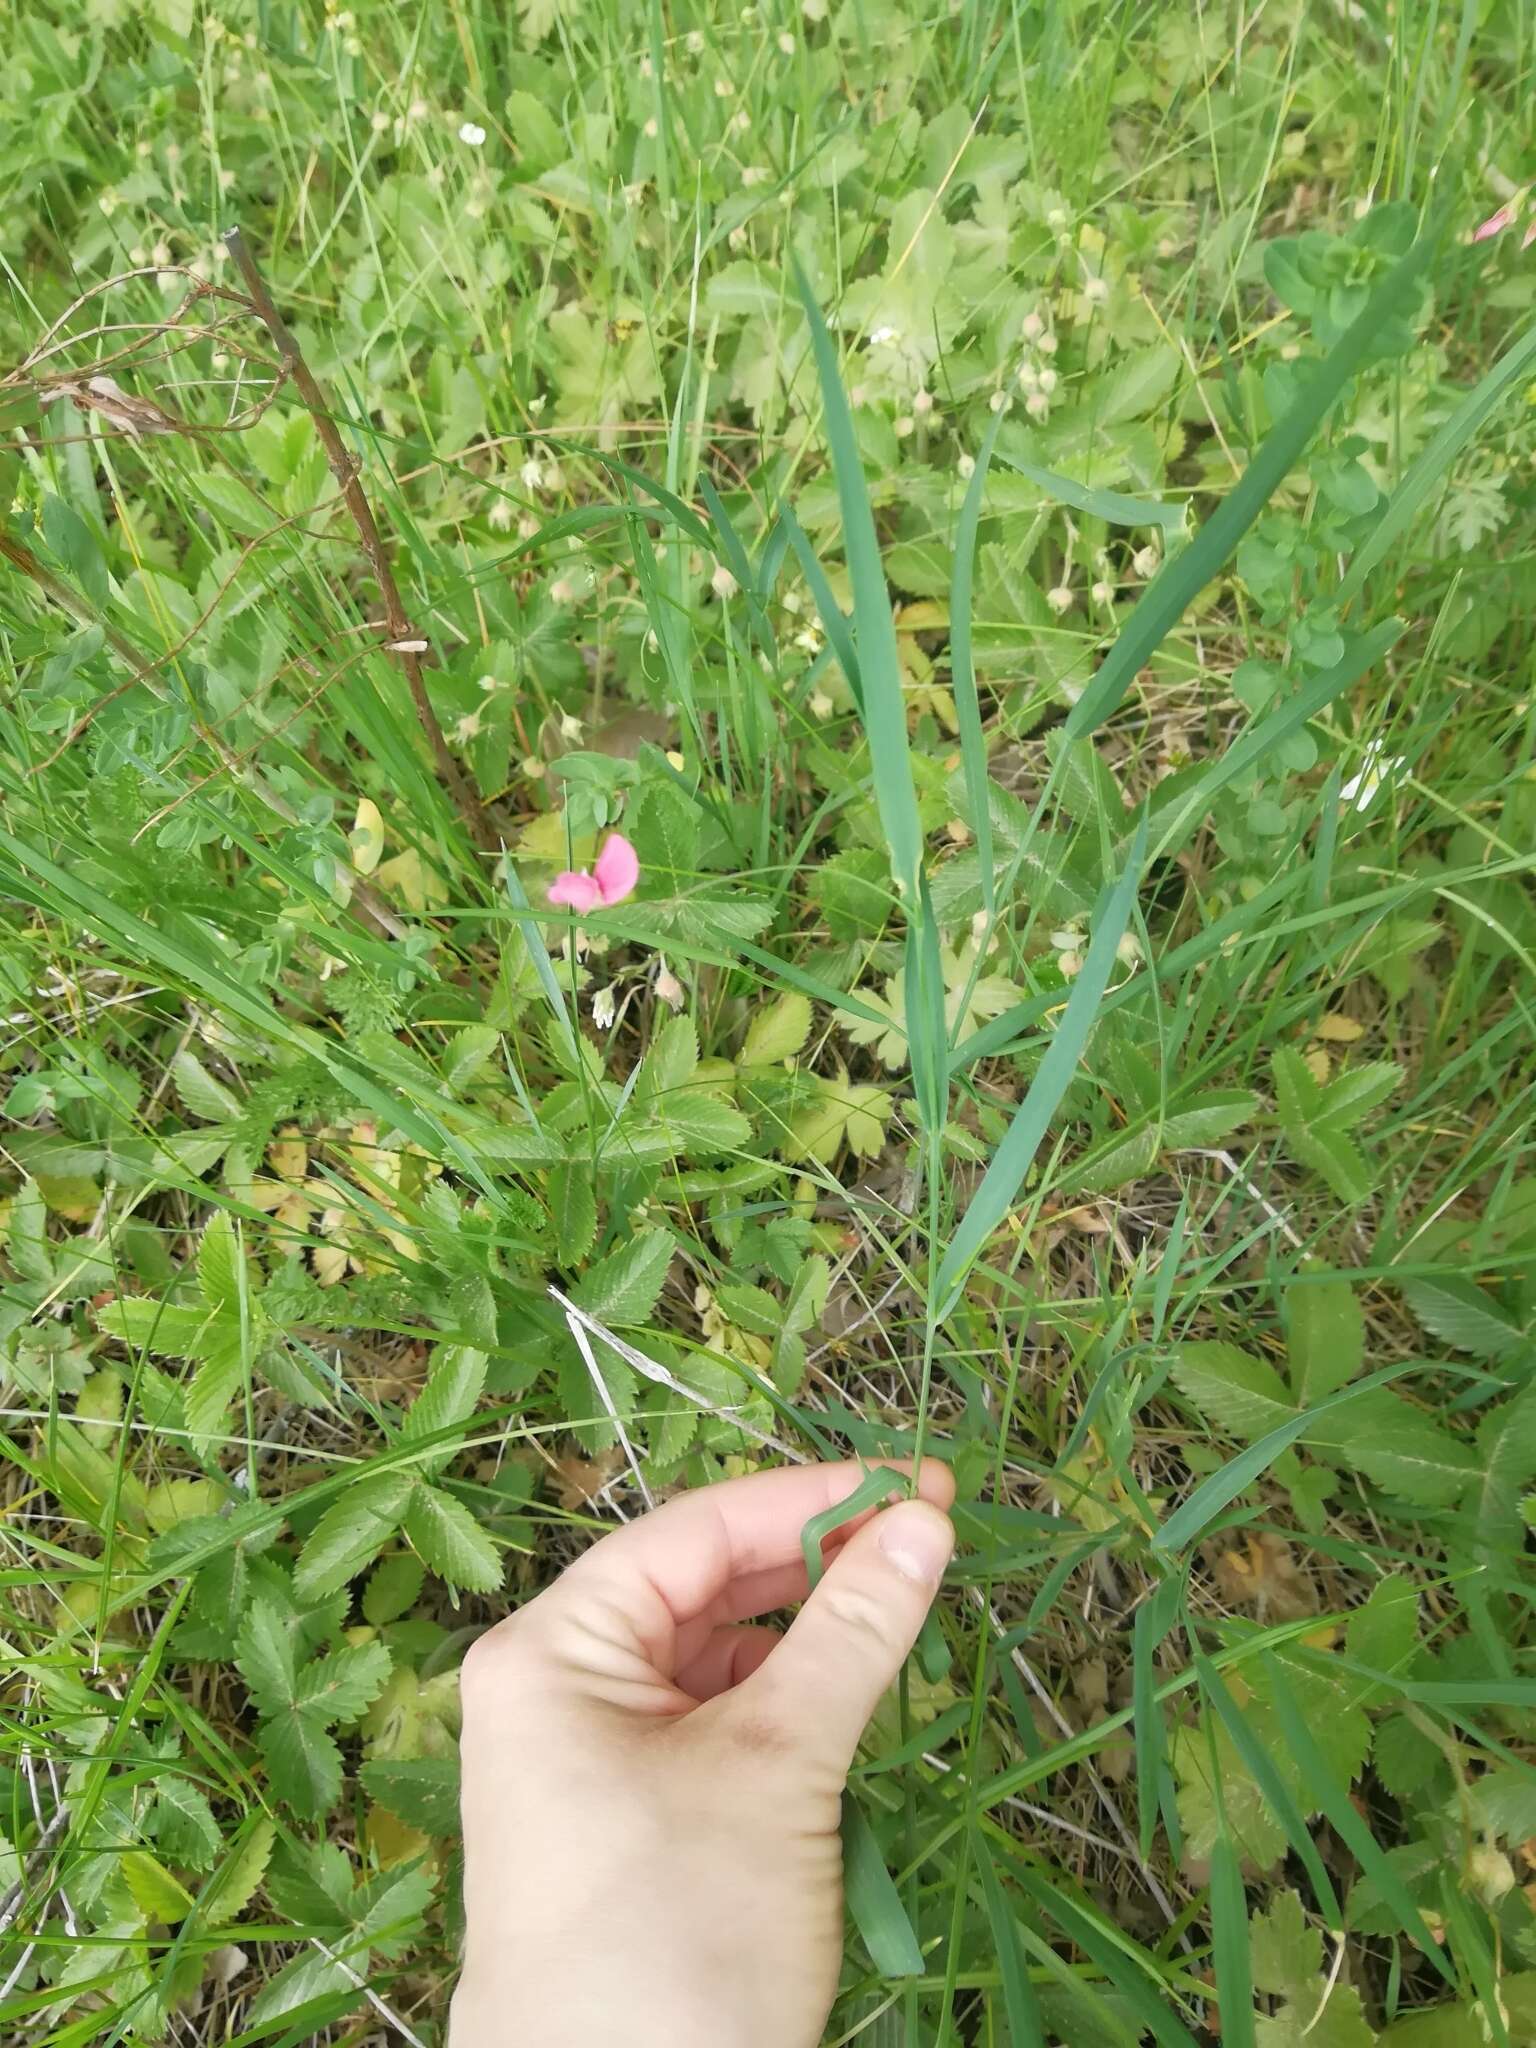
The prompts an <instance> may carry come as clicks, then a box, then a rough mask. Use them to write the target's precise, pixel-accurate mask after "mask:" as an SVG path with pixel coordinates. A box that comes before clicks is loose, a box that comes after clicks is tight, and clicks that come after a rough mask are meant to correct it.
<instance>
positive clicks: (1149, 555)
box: [1131, 545, 1158, 577]
mask: <svg viewBox="0 0 1536 2048" xmlns="http://www.w3.org/2000/svg"><path fill="white" fill-rule="evenodd" d="M1157 565H1158V552H1157V549H1156V548H1155V547H1152V546H1150V545H1148V546H1147V547H1144V548H1138V549H1137V550H1136V552H1135V554H1134V555H1132V557H1131V567H1132V568H1133V569H1134V570H1135V571H1136V574H1137V575H1138V576H1141V577H1147V576H1155V575H1156V574H1157Z"/></svg>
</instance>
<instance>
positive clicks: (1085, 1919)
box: [1013, 1864, 1194, 2048]
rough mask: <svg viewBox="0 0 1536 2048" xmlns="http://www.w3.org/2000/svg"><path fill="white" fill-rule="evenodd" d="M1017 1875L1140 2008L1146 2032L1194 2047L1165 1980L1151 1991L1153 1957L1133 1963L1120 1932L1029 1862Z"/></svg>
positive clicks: (1174, 2046) (1176, 2047) (1175, 2045)
mask: <svg viewBox="0 0 1536 2048" xmlns="http://www.w3.org/2000/svg"><path fill="white" fill-rule="evenodd" d="M1013 1874H1014V1877H1015V1879H1016V1881H1017V1882H1018V1884H1019V1885H1020V1886H1021V1887H1022V1888H1023V1889H1024V1890H1025V1891H1026V1892H1028V1893H1029V1896H1030V1897H1031V1898H1032V1899H1033V1900H1034V1902H1035V1904H1036V1905H1037V1906H1038V1907H1039V1908H1040V1910H1041V1912H1043V1913H1045V1914H1046V1915H1048V1917H1049V1918H1050V1919H1052V1920H1054V1921H1055V1922H1056V1924H1057V1926H1058V1927H1060V1929H1061V1930H1062V1932H1063V1933H1064V1934H1065V1935H1066V1936H1067V1937H1068V1939H1069V1940H1071V1941H1073V1942H1075V1943H1076V1944H1077V1946H1078V1947H1079V1948H1080V1949H1081V1950H1082V1951H1083V1953H1084V1954H1085V1955H1086V1956H1088V1957H1090V1958H1091V1959H1092V1961H1093V1962H1094V1963H1096V1964H1097V1965H1098V1967H1099V1969H1101V1970H1102V1971H1103V1972H1104V1975H1105V1976H1106V1977H1108V1978H1109V1979H1110V1981H1111V1982H1112V1983H1113V1984H1114V1986H1115V1988H1116V1989H1117V1990H1118V1991H1119V1992H1120V1993H1121V1995H1122V1996H1123V1997H1124V1998H1125V2000H1126V2002H1127V2003H1128V2004H1129V2005H1130V2006H1131V2007H1132V2009H1133V2010H1134V2012H1135V2015H1136V2018H1137V2020H1138V2021H1139V2022H1140V2026H1141V2031H1142V2032H1143V2033H1148V2034H1151V2035H1152V2036H1153V2038H1154V2039H1155V2040H1157V2041H1159V2042H1160V2043H1161V2044H1162V2048H1194V2039H1193V2036H1192V2035H1191V2034H1190V2032H1189V2029H1188V2028H1187V2027H1186V2026H1184V2025H1183V2023H1182V2022H1181V2021H1179V2020H1177V2019H1175V2018H1174V2017H1173V2015H1172V2013H1171V2012H1170V2011H1169V2010H1168V1994H1167V1990H1166V1987H1164V1986H1163V1985H1161V1984H1160V1985H1159V1987H1158V1994H1157V1995H1154V1993H1153V1992H1152V1990H1151V1989H1150V1987H1149V1985H1148V1983H1147V1981H1146V1975H1145V1972H1146V1970H1147V1968H1148V1966H1149V1964H1150V1958H1149V1957H1147V1956H1146V1955H1145V1953H1144V1952H1142V1951H1137V1953H1136V1956H1135V1960H1134V1964H1133V1962H1132V1959H1131V1957H1129V1956H1128V1955H1127V1954H1126V1952H1125V1950H1124V1949H1123V1948H1122V1947H1121V1945H1120V1940H1121V1938H1120V1937H1118V1935H1117V1936H1115V1937H1114V1938H1112V1937H1111V1934H1110V1932H1109V1930H1107V1929H1106V1928H1104V1927H1103V1926H1102V1925H1100V1923H1099V1922H1098V1921H1096V1920H1095V1919H1094V1918H1093V1917H1092V1916H1091V1915H1090V1914H1089V1913H1087V1912H1085V1911H1084V1910H1083V1908H1082V1907H1081V1906H1079V1905H1078V1904H1077V1902H1076V1901H1075V1900H1074V1899H1071V1898H1069V1897H1068V1896H1067V1895H1066V1893H1065V1892H1063V1891H1062V1890H1061V1889H1060V1887H1059V1886H1057V1885H1053V1884H1048V1883H1047V1882H1046V1881H1045V1879H1044V1878H1042V1877H1040V1876H1038V1875H1037V1874H1036V1873H1035V1872H1034V1871H1033V1870H1030V1869H1028V1868H1027V1867H1025V1866H1024V1865H1023V1864H1016V1865H1015V1866H1014V1873H1013Z"/></svg>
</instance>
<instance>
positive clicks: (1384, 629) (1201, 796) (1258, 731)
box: [1157, 618, 1406, 854]
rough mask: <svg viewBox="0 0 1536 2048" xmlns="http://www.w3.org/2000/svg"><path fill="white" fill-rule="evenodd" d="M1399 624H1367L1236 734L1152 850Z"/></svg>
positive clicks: (1324, 700) (1171, 839) (1347, 679)
mask: <svg viewBox="0 0 1536 2048" xmlns="http://www.w3.org/2000/svg"><path fill="white" fill-rule="evenodd" d="M1405 630H1406V628H1405V626H1404V623H1403V621H1402V620H1401V619H1395V618H1394V619H1383V620H1382V622H1381V624H1380V625H1379V626H1374V627H1372V629H1371V631H1370V632H1369V633H1365V634H1363V635H1362V636H1361V637H1360V639H1358V640H1357V641H1355V643H1354V645H1353V646H1351V647H1350V648H1348V649H1347V650H1346V652H1345V654H1344V655H1343V657H1342V659H1340V660H1339V661H1336V662H1335V663H1334V665H1333V667H1332V668H1329V669H1324V671H1323V673H1322V674H1321V675H1319V676H1314V677H1313V678H1312V680H1311V682H1309V683H1304V684H1303V685H1302V687H1301V688H1300V689H1299V690H1298V691H1297V692H1296V693H1295V695H1294V696H1292V697H1288V698H1287V699H1286V700H1285V702H1284V703H1283V704H1281V705H1279V706H1278V707H1277V708H1276V709H1275V710H1274V711H1272V712H1270V714H1269V716H1268V717H1267V718H1263V719H1260V720H1259V722H1258V723H1257V724H1256V725H1251V726H1249V727H1248V729H1247V731H1246V732H1243V733H1241V734H1239V736H1238V738H1237V739H1236V740H1235V741H1234V742H1233V743H1232V745H1231V746H1230V747H1228V749H1227V751H1226V752H1225V753H1224V754H1223V755H1222V756H1221V758H1220V760H1218V761H1216V762H1214V763H1213V764H1212V765H1211V767H1210V768H1208V769H1207V770H1206V772H1205V774H1204V775H1202V776H1201V778H1200V780H1199V781H1198V782H1197V783H1196V784H1195V787H1194V788H1193V789H1192V790H1191V791H1190V793H1189V795H1188V797H1187V798H1186V799H1185V801H1184V802H1183V803H1182V804H1181V805H1180V806H1179V808H1178V810H1177V811H1176V812H1175V813H1174V815H1173V818H1172V819H1171V821H1170V822H1169V823H1168V824H1167V825H1165V826H1164V828H1163V833H1162V837H1161V839H1160V840H1159V842H1158V849H1157V850H1158V853H1159V854H1162V853H1166V852H1167V851H1168V850H1169V849H1170V848H1172V847H1175V846H1177V845H1178V844H1179V843H1180V841H1181V840H1182V839H1183V837H1184V836H1185V834H1186V833H1187V832H1188V831H1189V830H1190V828H1191V826H1193V825H1194V824H1195V822H1196V821H1197V820H1198V819H1199V818H1201V817H1203V816H1204V814H1205V812H1206V811H1207V810H1208V809H1209V808H1210V803H1211V799H1212V797H1214V796H1215V795H1216V794H1217V792H1218V791H1219V790H1222V789H1225V788H1226V786H1227V784H1228V783H1229V782H1235V781H1236V780H1237V778H1238V777H1239V776H1241V775H1246V774H1247V773H1248V772H1249V770H1250V769H1252V768H1255V767H1257V766H1258V764H1259V763H1260V762H1261V761H1262V760H1263V759H1264V758H1265V756H1266V755H1268V754H1270V753H1272V752H1273V751H1274V749H1275V748H1276V747H1278V746H1279V745H1280V743H1281V741H1282V740H1284V739H1286V738H1287V737H1288V736H1289V735H1290V734H1291V733H1293V732H1298V731H1299V730H1300V729H1301V727H1302V726H1304V725H1305V724H1306V722H1307V720H1308V719H1309V718H1315V717H1316V716H1317V714H1318V712H1319V711H1322V710H1325V709H1326V708H1327V706H1328V705H1330V704H1331V703H1332V702H1333V700H1334V698H1335V697H1337V696H1339V695H1340V694H1341V693H1342V692H1343V691H1345V690H1347V689H1348V688H1349V686H1350V685H1351V683H1355V682H1358V681H1359V679H1360V678H1361V676H1363V675H1365V674H1366V673H1367V671H1368V670H1370V669H1373V668H1374V667H1375V666H1376V664H1377V662H1378V661H1380V660H1381V658H1382V657H1383V655H1385V654H1387V653H1388V652H1389V651H1390V650H1391V649H1392V648H1393V647H1394V646H1395V645H1396V644H1397V642H1398V641H1399V640H1400V639H1401V638H1402V636H1403V633H1404V631H1405Z"/></svg>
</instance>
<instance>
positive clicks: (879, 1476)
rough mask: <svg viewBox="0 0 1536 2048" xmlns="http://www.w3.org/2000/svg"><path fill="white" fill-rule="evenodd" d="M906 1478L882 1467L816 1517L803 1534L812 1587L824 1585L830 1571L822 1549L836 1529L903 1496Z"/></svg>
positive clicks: (802, 1550) (807, 1574)
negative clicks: (898, 1495)
mask: <svg viewBox="0 0 1536 2048" xmlns="http://www.w3.org/2000/svg"><path fill="white" fill-rule="evenodd" d="M901 1489H902V1478H901V1474H900V1473H899V1472H892V1471H890V1470H889V1469H888V1468H886V1467H878V1468H877V1469H876V1470H875V1471H873V1472H866V1473H865V1474H864V1477H863V1478H862V1479H861V1480H860V1481H859V1483H858V1485H857V1486H856V1487H855V1488H854V1489H853V1491H852V1493H850V1494H849V1496H848V1498H847V1499H846V1500H840V1501H838V1502H837V1503H836V1504H835V1505H834V1506H832V1507H830V1508H823V1509H822V1511H821V1513H820V1514H819V1515H812V1517H811V1519H810V1520H809V1521H808V1522H807V1523H806V1525H805V1527H804V1528H803V1529H802V1530H801V1531H800V1554H801V1556H802V1557H803V1558H804V1559H805V1575H806V1578H807V1579H808V1580H809V1581H810V1583H811V1585H812V1587H813V1588H814V1587H816V1586H819V1585H820V1584H821V1575H822V1573H823V1571H825V1569H826V1565H825V1563H824V1561H823V1559H822V1555H821V1546H822V1544H823V1543H824V1542H825V1541H826V1539H827V1538H828V1537H829V1536H830V1535H831V1534H832V1531H833V1530H834V1529H841V1527H842V1526H843V1524H844V1522H851V1521H852V1520H853V1518H854V1516H855V1515H862V1514H863V1512H864V1510H865V1509H866V1508H872V1507H876V1506H878V1505H879V1503H880V1502H881V1501H883V1500H888V1499H889V1498H890V1496H891V1495H892V1494H893V1493H900V1491H901Z"/></svg>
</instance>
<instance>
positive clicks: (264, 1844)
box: [198, 1818, 277, 1927]
mask: <svg viewBox="0 0 1536 2048" xmlns="http://www.w3.org/2000/svg"><path fill="white" fill-rule="evenodd" d="M276 1841H277V1828H276V1826H275V1825H274V1823H273V1822H271V1821H270V1820H266V1819H264V1818H258V1819H257V1820H255V1821H253V1822H252V1823H251V1825H250V1827H249V1828H247V1830H246V1831H245V1833H244V1835H243V1836H242V1837H241V1838H240V1840H239V1841H238V1842H237V1843H236V1844H235V1847H234V1848H233V1849H232V1850H231V1851H230V1853H229V1855H228V1856H227V1857H226V1858H225V1859H224V1861H223V1862H222V1863H221V1864H220V1865H219V1867H218V1869H217V1870H216V1871H215V1872H214V1874H213V1876H212V1877H211V1878H210V1879H209V1881H208V1884H207V1885H206V1886H205V1888H204V1891H203V1895H202V1898H201V1900H200V1901H199V1906H198V1914H199V1918H200V1919H201V1921H202V1924H203V1925H204V1927H227V1926H228V1925H229V1924H230V1922H231V1921H233V1920H234V1919H235V1918H236V1917H237V1916H238V1915H239V1914H241V1913H243V1912H244V1911H245V1909H246V1907H247V1906H248V1905H249V1904H250V1903H251V1900H252V1899H254V1898H255V1896H256V1894H257V1892H258V1891H259V1890H260V1889H261V1881H262V1879H263V1877H265V1875H266V1871H267V1865H268V1863H270V1862H271V1860H272V1849H273V1846H274V1844H275V1843H276Z"/></svg>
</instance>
